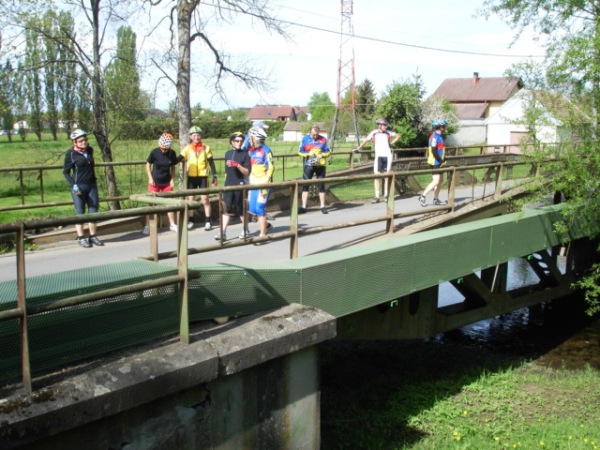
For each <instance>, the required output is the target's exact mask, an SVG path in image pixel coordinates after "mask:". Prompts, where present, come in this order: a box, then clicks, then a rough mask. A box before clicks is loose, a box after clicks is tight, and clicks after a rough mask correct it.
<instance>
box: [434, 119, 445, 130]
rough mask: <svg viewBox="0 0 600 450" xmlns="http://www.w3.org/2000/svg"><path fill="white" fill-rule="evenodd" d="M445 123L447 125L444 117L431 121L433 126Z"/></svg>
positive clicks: (441, 125) (440, 125)
mask: <svg viewBox="0 0 600 450" xmlns="http://www.w3.org/2000/svg"><path fill="white" fill-rule="evenodd" d="M446 125H448V122H446V119H437V120H434V121H433V122H431V126H432V127H433V128H438V127H445V126H446Z"/></svg>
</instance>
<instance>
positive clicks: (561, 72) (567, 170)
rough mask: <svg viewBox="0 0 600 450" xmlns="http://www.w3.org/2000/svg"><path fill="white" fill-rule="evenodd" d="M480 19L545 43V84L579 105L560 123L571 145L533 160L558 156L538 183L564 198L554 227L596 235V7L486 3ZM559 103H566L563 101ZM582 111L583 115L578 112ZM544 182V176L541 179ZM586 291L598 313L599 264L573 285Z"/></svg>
mask: <svg viewBox="0 0 600 450" xmlns="http://www.w3.org/2000/svg"><path fill="white" fill-rule="evenodd" d="M480 13H481V15H484V16H489V15H498V16H500V17H502V18H504V19H505V20H506V21H507V22H508V24H509V25H511V26H512V27H513V28H514V29H515V30H516V32H517V34H516V37H515V39H518V37H519V35H520V34H521V33H522V32H523V31H525V30H526V29H533V31H534V32H535V33H536V34H537V35H539V36H541V37H543V38H544V39H546V42H547V43H546V59H545V63H546V64H547V70H546V76H547V79H548V81H549V83H550V84H551V85H555V86H562V87H563V89H564V91H563V93H565V94H567V95H569V96H570V99H571V100H574V101H576V100H577V99H579V100H584V101H579V102H578V103H577V104H576V105H575V107H572V108H567V109H566V111H564V114H563V116H562V118H561V120H562V122H563V124H565V125H567V126H569V127H570V128H571V129H572V130H577V132H576V136H577V141H575V140H574V139H573V140H571V141H565V142H561V145H560V148H558V147H556V148H554V149H552V148H549V147H544V148H540V149H539V151H538V152H537V156H538V157H540V158H543V157H546V156H554V157H558V158H557V162H556V165H555V167H554V170H553V172H552V173H553V176H552V177H551V178H550V180H549V181H550V187H549V188H548V186H547V184H545V183H539V184H538V185H537V186H538V193H539V194H540V196H541V197H543V196H544V195H547V194H548V189H550V191H554V192H560V193H562V194H563V195H564V198H565V199H566V200H567V201H566V203H565V208H563V210H562V213H563V221H562V223H560V224H559V225H558V228H559V229H562V230H566V229H568V228H570V227H571V225H572V222H577V223H578V226H580V227H581V226H583V227H584V231H587V233H588V235H590V236H591V237H592V238H596V237H598V231H597V224H598V222H599V219H600V217H599V216H600V189H598V180H599V179H600V142H599V141H598V139H597V136H598V122H599V115H600V8H599V7H598V2H597V1H596V0H527V1H519V2H517V1H514V0H486V1H485V2H484V7H483V9H482V10H481V11H480ZM563 105H568V104H567V103H564V104H563ZM582 111H584V112H586V113H587V114H582V113H581V112H582ZM540 181H546V178H545V179H544V180H540ZM579 285H580V286H581V287H583V288H585V289H586V290H587V291H586V292H587V299H588V302H589V306H590V308H589V313H594V312H600V288H598V286H599V285H600V265H598V264H596V265H595V266H593V267H592V270H591V271H590V272H588V273H587V274H586V275H585V276H584V277H583V278H582V279H581V280H580V282H579Z"/></svg>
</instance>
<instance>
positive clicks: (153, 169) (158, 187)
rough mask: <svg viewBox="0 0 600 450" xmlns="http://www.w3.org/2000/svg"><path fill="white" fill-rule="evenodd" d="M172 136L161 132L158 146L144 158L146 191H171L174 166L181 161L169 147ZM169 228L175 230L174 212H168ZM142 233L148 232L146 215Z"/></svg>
mask: <svg viewBox="0 0 600 450" xmlns="http://www.w3.org/2000/svg"><path fill="white" fill-rule="evenodd" d="M172 143H173V136H172V135H171V134H169V133H163V134H162V135H161V136H160V137H159V138H158V147H156V148H155V149H153V150H152V151H151V152H150V154H149V155H148V158H147V159H146V174H147V175H148V192H171V191H172V190H173V186H174V184H175V183H174V178H175V166H176V165H177V164H178V163H179V161H181V159H182V158H181V157H178V156H177V153H175V151H174V150H173V149H172V148H171V144H172ZM167 217H168V218H169V229H170V230H171V231H175V232H177V225H176V224H175V213H174V212H172V211H171V212H168V213H167ZM142 233H143V234H149V233H150V228H149V226H148V217H146V226H144V229H143V230H142Z"/></svg>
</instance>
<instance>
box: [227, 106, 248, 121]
mask: <svg viewBox="0 0 600 450" xmlns="http://www.w3.org/2000/svg"><path fill="white" fill-rule="evenodd" d="M230 115H231V120H234V121H236V122H240V121H242V120H247V119H248V111H246V110H245V109H243V108H236V109H234V110H232V111H231V112H230Z"/></svg>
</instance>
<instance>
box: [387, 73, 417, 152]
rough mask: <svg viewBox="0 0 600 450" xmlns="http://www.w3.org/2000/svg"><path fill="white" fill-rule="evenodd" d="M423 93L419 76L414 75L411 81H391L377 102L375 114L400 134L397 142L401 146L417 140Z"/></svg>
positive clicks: (406, 145)
mask: <svg viewBox="0 0 600 450" xmlns="http://www.w3.org/2000/svg"><path fill="white" fill-rule="evenodd" d="M424 94H425V90H424V89H423V83H422V81H421V79H420V76H415V77H414V78H413V80H412V81H404V82H393V83H392V84H391V85H389V86H388V87H387V88H386V91H385V92H384V94H383V95H382V96H381V98H380V99H379V102H378V103H377V108H376V110H375V112H376V116H377V117H384V118H386V119H387V120H388V121H389V122H390V124H391V126H392V128H393V129H394V131H395V132H396V133H398V134H400V140H399V141H398V143H399V145H400V146H402V147H408V146H411V145H413V144H415V143H416V141H417V138H418V134H417V129H418V127H419V123H420V121H421V117H420V112H421V101H422V99H423V95H424Z"/></svg>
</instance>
